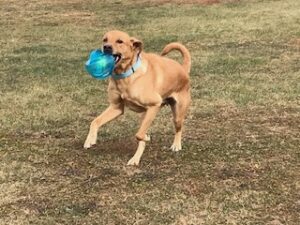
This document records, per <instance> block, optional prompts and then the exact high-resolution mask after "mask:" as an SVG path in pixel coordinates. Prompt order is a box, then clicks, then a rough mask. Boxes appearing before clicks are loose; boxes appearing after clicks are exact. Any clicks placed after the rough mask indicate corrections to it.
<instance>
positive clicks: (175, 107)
mask: <svg viewBox="0 0 300 225" xmlns="http://www.w3.org/2000/svg"><path fill="white" fill-rule="evenodd" d="M190 101H191V97H190V93H189V91H185V92H183V93H180V94H178V95H177V96H176V102H175V103H174V104H171V109H172V113H173V121H174V125H175V137H174V141H173V144H172V146H171V149H172V151H175V152H177V151H179V150H181V149H182V146H181V136H182V126H183V121H184V119H185V116H186V113H187V110H188V107H189V105H190Z"/></svg>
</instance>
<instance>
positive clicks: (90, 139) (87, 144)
mask: <svg viewBox="0 0 300 225" xmlns="http://www.w3.org/2000/svg"><path fill="white" fill-rule="evenodd" d="M96 140H97V137H93V136H88V137H87V138H86V140H85V142H84V145H83V147H84V148H85V149H89V148H91V147H92V146H93V145H95V144H96Z"/></svg>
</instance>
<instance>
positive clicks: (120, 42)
mask: <svg viewBox="0 0 300 225" xmlns="http://www.w3.org/2000/svg"><path fill="white" fill-rule="evenodd" d="M116 42H117V43H118V44H123V43H124V42H123V41H122V40H121V39H118V40H117V41H116Z"/></svg>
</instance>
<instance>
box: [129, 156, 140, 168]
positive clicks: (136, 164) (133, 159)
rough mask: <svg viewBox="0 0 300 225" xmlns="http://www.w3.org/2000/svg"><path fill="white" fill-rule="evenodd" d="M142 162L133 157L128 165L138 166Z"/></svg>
mask: <svg viewBox="0 0 300 225" xmlns="http://www.w3.org/2000/svg"><path fill="white" fill-rule="evenodd" d="M139 163H140V159H138V158H137V157H132V158H131V159H130V160H129V161H128V163H127V166H138V165H139Z"/></svg>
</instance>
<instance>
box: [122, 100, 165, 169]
mask: <svg viewBox="0 0 300 225" xmlns="http://www.w3.org/2000/svg"><path fill="white" fill-rule="evenodd" d="M159 109H160V104H158V105H155V106H152V107H150V108H149V109H147V111H146V112H145V114H144V116H143V121H142V123H141V127H140V129H139V131H138V132H137V134H136V135H135V136H136V138H137V139H138V141H139V145H138V148H137V150H136V153H135V154H134V156H133V157H132V158H131V159H130V160H129V161H128V163H127V165H128V166H134V165H135V166H137V165H139V163H140V159H141V157H142V155H143V152H144V150H145V147H146V141H148V140H149V138H148V136H147V135H146V133H147V130H148V129H149V127H150V125H151V123H152V121H153V120H154V118H155V116H156V114H157V112H158V111H159Z"/></svg>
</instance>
